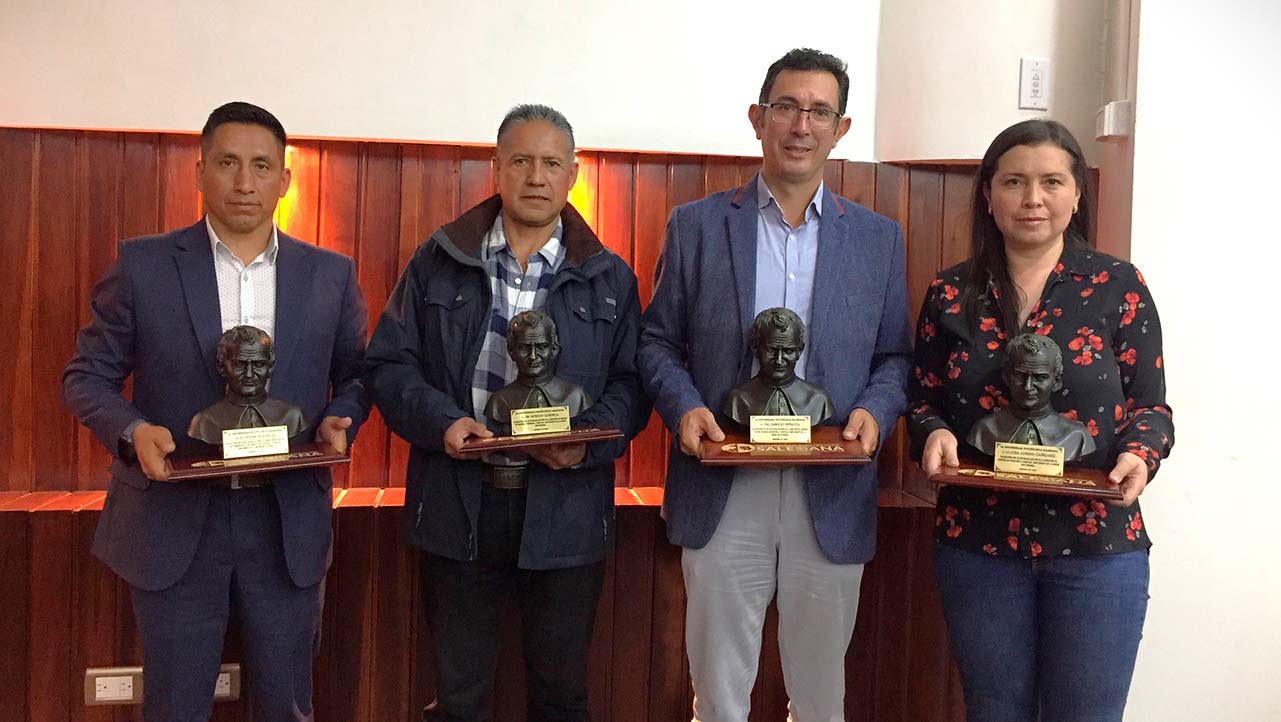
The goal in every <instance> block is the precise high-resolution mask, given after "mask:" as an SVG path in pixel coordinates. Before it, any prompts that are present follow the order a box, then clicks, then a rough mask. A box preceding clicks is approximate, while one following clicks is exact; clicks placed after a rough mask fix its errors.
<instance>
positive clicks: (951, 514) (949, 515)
mask: <svg viewBox="0 0 1281 722" xmlns="http://www.w3.org/2000/svg"><path fill="white" fill-rule="evenodd" d="M943 518H944V519H947V520H948V521H952V519H954V518H956V507H954V506H949V507H948V508H946V509H944V510H943Z"/></svg>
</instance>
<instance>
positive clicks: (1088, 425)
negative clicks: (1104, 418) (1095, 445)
mask: <svg viewBox="0 0 1281 722" xmlns="http://www.w3.org/2000/svg"><path fill="white" fill-rule="evenodd" d="M1085 429H1086V431H1089V432H1090V436H1098V435H1099V425H1098V424H1097V423H1096V422H1095V421H1094V419H1090V420H1089V421H1087V422H1085Z"/></svg>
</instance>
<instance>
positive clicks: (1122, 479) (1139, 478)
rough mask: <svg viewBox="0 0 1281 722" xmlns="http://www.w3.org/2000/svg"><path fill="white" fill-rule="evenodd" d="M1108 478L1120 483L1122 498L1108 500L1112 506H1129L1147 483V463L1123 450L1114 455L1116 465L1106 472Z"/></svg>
mask: <svg viewBox="0 0 1281 722" xmlns="http://www.w3.org/2000/svg"><path fill="white" fill-rule="evenodd" d="M1108 480H1109V481H1115V482H1116V483H1118V484H1120V485H1121V494H1122V495H1123V498H1122V499H1121V500H1120V501H1113V502H1110V503H1111V504H1112V505H1113V506H1130V505H1131V504H1133V503H1134V500H1135V499H1138V498H1139V494H1142V493H1143V489H1144V488H1145V487H1147V485H1148V465H1147V463H1146V462H1144V461H1143V459H1140V458H1139V457H1138V456H1136V455H1134V454H1131V453H1130V452H1128V451H1127V452H1125V453H1123V454H1121V455H1120V456H1118V457H1116V466H1114V467H1112V471H1110V472H1108Z"/></svg>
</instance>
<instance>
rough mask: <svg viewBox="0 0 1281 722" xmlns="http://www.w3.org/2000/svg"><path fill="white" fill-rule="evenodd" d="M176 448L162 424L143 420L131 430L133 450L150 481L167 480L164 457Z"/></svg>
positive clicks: (167, 470) (167, 474)
mask: <svg viewBox="0 0 1281 722" xmlns="http://www.w3.org/2000/svg"><path fill="white" fill-rule="evenodd" d="M176 448H178V447H176V446H174V443H173V435H172V434H170V433H169V429H166V428H165V427H163V426H157V425H155V424H148V423H145V422H144V423H141V424H138V426H137V427H135V428H134V430H133V452H134V453H135V454H137V455H138V465H139V466H141V467H142V473H143V474H146V475H147V478H148V479H151V480H152V481H169V467H168V466H167V465H166V464H165V457H166V456H168V455H170V454H172V453H173V450H174V449H176Z"/></svg>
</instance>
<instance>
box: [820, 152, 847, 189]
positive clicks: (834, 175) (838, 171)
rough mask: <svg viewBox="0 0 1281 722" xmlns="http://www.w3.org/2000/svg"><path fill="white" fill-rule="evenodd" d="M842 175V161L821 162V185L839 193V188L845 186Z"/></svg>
mask: <svg viewBox="0 0 1281 722" xmlns="http://www.w3.org/2000/svg"><path fill="white" fill-rule="evenodd" d="M844 176H845V162H844V161H839V160H827V161H824V162H823V185H824V186H826V187H827V189H828V190H830V191H832V192H833V193H836V194H837V195H840V189H841V188H843V187H844V186H845V180H844Z"/></svg>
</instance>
